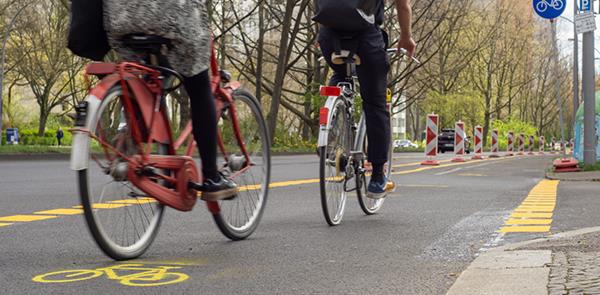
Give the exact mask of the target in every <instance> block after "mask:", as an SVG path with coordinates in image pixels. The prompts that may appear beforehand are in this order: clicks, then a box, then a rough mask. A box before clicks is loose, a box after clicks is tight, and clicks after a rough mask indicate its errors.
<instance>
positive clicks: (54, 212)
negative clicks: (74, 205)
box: [33, 209, 83, 215]
mask: <svg viewBox="0 0 600 295" xmlns="http://www.w3.org/2000/svg"><path fill="white" fill-rule="evenodd" d="M33 214H43V215H78V214H83V210H81V209H54V210H46V211H38V212H34V213H33Z"/></svg>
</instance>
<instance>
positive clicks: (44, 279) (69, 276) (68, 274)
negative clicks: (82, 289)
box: [31, 269, 104, 283]
mask: <svg viewBox="0 0 600 295" xmlns="http://www.w3.org/2000/svg"><path fill="white" fill-rule="evenodd" d="M103 274H104V273H103V272H101V271H98V270H93V269H74V270H61V271H55V272H50V273H46V274H43V275H38V276H35V277H33V279H31V280H32V281H34V282H36V283H73V282H79V281H85V280H91V279H95V278H97V277H100V276H102V275H103ZM52 276H63V277H64V278H60V277H58V278H56V279H53V278H49V277H52ZM78 276H80V277H78ZM73 277H75V278H73Z"/></svg>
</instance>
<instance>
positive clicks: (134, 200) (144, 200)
mask: <svg viewBox="0 0 600 295" xmlns="http://www.w3.org/2000/svg"><path fill="white" fill-rule="evenodd" d="M109 203H111V204H132V205H137V204H148V203H156V200H154V199H131V200H118V201H110V202H109Z"/></svg>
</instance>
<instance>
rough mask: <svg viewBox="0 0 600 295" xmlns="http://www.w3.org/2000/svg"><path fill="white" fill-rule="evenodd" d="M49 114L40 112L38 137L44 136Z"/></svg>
mask: <svg viewBox="0 0 600 295" xmlns="http://www.w3.org/2000/svg"><path fill="white" fill-rule="evenodd" d="M49 115H50V113H49V112H47V111H44V110H40V126H39V127H38V136H44V135H46V123H47V122H48V116H49Z"/></svg>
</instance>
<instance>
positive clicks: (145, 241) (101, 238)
mask: <svg viewBox="0 0 600 295" xmlns="http://www.w3.org/2000/svg"><path fill="white" fill-rule="evenodd" d="M121 94H122V90H121V86H120V85H115V86H113V87H112V88H111V89H110V90H109V91H108V92H107V94H106V96H105V97H104V98H103V99H102V102H101V103H100V104H99V106H98V111H97V112H96V116H95V118H92V119H91V120H88V122H89V123H88V126H87V128H88V130H89V131H90V133H92V134H96V133H99V132H102V131H99V130H98V129H99V128H98V126H99V124H100V121H101V120H103V118H102V114H103V112H104V110H106V109H107V108H109V104H111V103H116V104H117V105H116V107H115V109H112V110H111V109H110V108H109V109H108V111H109V112H114V113H112V114H111V113H109V114H108V117H109V118H108V119H109V120H108V121H109V122H110V123H108V124H109V125H110V124H113V125H114V124H115V121H117V120H114V118H112V117H111V116H113V115H115V114H116V113H117V112H119V116H126V115H125V112H124V111H123V108H122V106H121V108H120V109H119V105H118V103H119V102H120V101H121ZM125 119H126V118H125ZM125 122H126V123H125ZM129 122H130V121H128V120H123V118H121V117H119V124H118V125H117V133H116V135H115V136H116V138H117V139H116V140H123V138H125V140H124V142H122V143H121V145H122V146H124V149H125V150H126V151H125V152H127V151H130V148H131V146H127V145H128V143H127V141H126V139H127V136H129V138H130V134H127V133H126V132H127V131H128V128H127V125H123V124H130V123H129ZM123 130H125V131H123ZM88 140H90V143H91V142H92V139H91V137H88ZM129 144H131V143H129ZM90 146H91V144H88V145H87V154H88V156H89V158H90V164H89V165H88V167H87V168H86V169H84V170H80V171H78V173H77V177H78V183H79V195H80V199H81V204H82V207H83V211H84V216H85V220H86V223H87V225H88V229H89V230H90V233H91V235H92V237H93V238H94V241H95V242H96V244H97V245H98V246H99V247H100V249H101V250H102V251H103V252H104V253H105V254H106V255H107V256H109V257H110V258H112V259H115V260H128V259H134V258H137V257H139V256H141V255H142V254H143V253H144V252H145V251H146V250H147V249H148V247H149V246H150V245H151V244H152V242H153V241H154V239H155V237H156V234H157V233H158V230H159V227H160V224H161V221H162V218H163V214H164V211H165V210H164V205H162V204H160V203H158V202H153V201H152V199H150V198H143V199H141V198H138V196H139V195H145V194H143V193H141V192H140V191H139V190H137V189H135V188H134V187H133V186H132V185H130V183H129V182H128V181H126V179H125V181H118V183H117V180H116V179H115V178H114V177H113V176H110V175H108V174H107V173H108V172H103V169H100V171H91V172H90V171H89V170H90V168H91V167H94V168H92V169H93V170H95V167H96V166H94V165H93V162H94V161H95V160H94V158H95V157H96V156H97V155H94V153H93V151H92V150H91V148H90ZM167 150H168V148H167V146H166V145H161V144H157V148H156V151H157V153H158V154H167ZM104 152H105V156H107V155H106V151H104ZM98 156H99V155H98ZM107 157H108V156H107ZM108 161H109V162H110V161H111V160H108ZM113 161H114V160H113ZM119 164H120V163H117V164H116V165H119ZM110 165H115V164H114V163H110ZM98 166H99V165H98ZM115 167H116V166H115ZM97 168H101V167H97ZM111 169H112V167H111ZM114 169H117V168H114ZM104 170H106V168H104ZM90 174H92V175H90ZM102 174H105V175H107V176H109V177H108V179H110V178H111V177H113V180H114V182H115V184H117V185H116V186H121V187H122V188H125V189H126V190H129V192H128V193H127V194H124V193H119V194H115V195H117V196H116V197H115V198H121V199H117V200H114V201H107V200H104V193H105V191H106V188H105V187H103V188H102V189H101V194H102V196H101V197H100V200H96V197H95V195H96V193H97V189H96V187H95V185H94V184H92V183H91V182H90V179H92V178H93V179H94V180H96V179H98V178H99V175H100V176H101V175H102ZM128 184H129V185H130V186H128ZM106 185H107V184H105V186H106ZM124 195H126V197H125V196H124ZM127 202H129V203H130V204H124V203H127ZM99 204H103V205H102V207H103V208H104V209H98V208H99V206H100V205H99ZM115 204H116V205H115ZM121 205H123V206H121ZM130 207H131V210H130ZM146 209H148V211H150V212H149V213H152V217H151V218H148V215H147V213H146ZM116 211H120V212H119V215H121V212H122V214H123V217H122V219H121V218H120V217H119V220H123V221H124V222H127V217H129V218H130V219H131V221H132V224H133V230H134V231H135V234H136V235H138V237H139V240H137V241H135V242H134V243H133V244H129V243H128V237H125V235H126V234H127V224H123V238H124V240H125V241H124V242H123V241H121V242H119V241H117V240H118V237H117V236H115V234H114V233H109V232H107V228H108V224H107V223H108V222H110V221H116V220H115V219H114V218H113V217H115V212H116ZM105 212H106V213H107V214H108V215H109V216H108V218H102V217H101V216H99V215H100V214H104V213H105ZM136 213H137V215H138V216H139V217H140V221H139V222H140V223H139V224H140V225H141V226H144V224H146V223H147V227H145V230H144V232H143V233H142V234H141V235H140V234H139V232H138V229H137V226H136V222H137V221H136V220H134V217H133V216H134V215H136ZM149 213H148V214H149ZM142 215H143V216H142ZM144 219H145V220H144ZM102 220H104V221H102ZM117 226H118V225H117ZM142 229H143V228H142ZM118 230H119V231H120V229H118ZM130 230H131V229H130ZM134 239H135V237H134ZM122 240H123V239H122ZM127 244H129V245H127Z"/></svg>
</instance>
